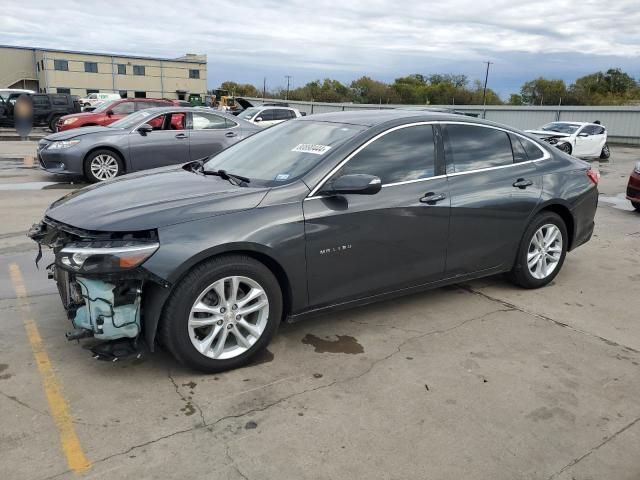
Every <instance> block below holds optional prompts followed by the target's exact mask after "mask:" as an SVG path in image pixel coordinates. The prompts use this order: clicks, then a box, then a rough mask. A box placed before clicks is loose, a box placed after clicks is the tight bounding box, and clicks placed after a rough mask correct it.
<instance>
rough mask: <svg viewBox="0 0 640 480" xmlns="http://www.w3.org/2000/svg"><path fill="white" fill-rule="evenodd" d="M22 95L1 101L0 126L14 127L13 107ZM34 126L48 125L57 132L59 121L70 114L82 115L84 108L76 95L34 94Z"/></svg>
mask: <svg viewBox="0 0 640 480" xmlns="http://www.w3.org/2000/svg"><path fill="white" fill-rule="evenodd" d="M20 95H23V94H21V93H12V94H11V95H10V96H9V97H8V98H7V99H6V100H3V99H0V124H1V125H3V126H10V127H13V125H14V123H13V121H14V118H13V107H14V105H15V104H16V100H18V97H19V96H20ZM30 96H31V98H32V99H33V124H34V125H47V126H48V127H49V128H50V129H51V130H53V131H55V128H56V123H57V122H58V119H59V118H60V117H62V116H64V115H68V114H70V113H80V112H81V111H82V107H81V106H80V102H79V101H78V97H77V96H75V95H69V94H67V93H34V94H31V95H30Z"/></svg>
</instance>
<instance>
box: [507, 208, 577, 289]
mask: <svg viewBox="0 0 640 480" xmlns="http://www.w3.org/2000/svg"><path fill="white" fill-rule="evenodd" d="M568 243H569V236H568V235H567V227H566V225H565V223H564V220H562V218H561V217H560V216H559V215H558V214H556V213H553V212H547V211H543V212H540V213H539V214H537V215H536V216H535V217H534V218H533V220H532V221H531V223H530V224H529V226H528V227H527V229H526V231H525V232H524V235H523V236H522V240H521V241H520V247H519V249H518V255H517V257H516V262H515V265H514V266H513V269H512V270H511V272H510V274H509V277H510V279H511V281H512V282H513V283H515V284H516V285H519V286H520V287H523V288H540V287H544V286H545V285H547V284H549V283H550V282H551V281H552V280H553V279H554V278H555V277H556V275H558V273H559V272H560V269H561V268H562V264H563V263H564V259H565V256H566V254H567V245H568Z"/></svg>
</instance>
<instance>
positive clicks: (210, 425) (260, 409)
mask: <svg viewBox="0 0 640 480" xmlns="http://www.w3.org/2000/svg"><path fill="white" fill-rule="evenodd" d="M514 310H518V309H516V308H503V309H498V310H493V311H491V312H487V313H484V314H482V315H480V316H477V317H472V318H468V319H467V320H464V321H462V322H459V323H457V324H455V325H453V326H451V327H448V328H442V329H437V330H430V331H428V332H421V333H420V334H419V335H413V336H411V337H409V338H406V339H405V340H403V341H402V342H400V343H399V344H398V346H397V347H396V349H395V350H394V351H393V352H391V353H390V354H388V355H385V356H384V357H381V358H379V359H377V360H374V361H373V362H371V364H370V365H369V367H368V368H366V369H365V370H364V371H362V372H361V373H359V374H357V375H353V376H351V377H347V378H343V379H338V380H334V381H332V382H329V383H326V384H324V385H319V386H317V387H313V388H308V389H304V390H302V391H300V392H295V393H291V394H289V395H286V396H284V397H282V398H279V399H278V400H275V401H273V402H270V403H267V404H265V405H262V406H260V407H255V408H251V409H249V410H247V411H245V412H242V413H238V414H233V415H225V416H222V417H220V418H218V419H217V420H215V421H214V422H212V423H208V424H206V425H204V424H199V425H194V426H192V427H190V428H186V429H183V430H178V431H175V432H173V433H170V434H167V435H163V436H161V437H158V438H155V439H152V440H148V441H146V442H143V443H140V444H137V445H132V446H131V447H129V448H127V449H126V450H124V451H121V452H116V453H113V454H111V455H108V456H106V457H103V458H100V459H98V460H95V461H94V462H93V465H94V466H95V465H97V464H99V463H104V462H106V461H108V460H111V459H112V458H115V457H119V456H122V455H127V454H129V453H131V452H132V451H134V450H137V449H139V448H143V447H146V446H149V445H152V444H154V443H157V442H160V441H162V440H166V439H168V438H171V437H174V436H177V435H182V434H183V433H188V432H193V431H196V430H200V429H203V428H207V429H208V430H209V431H211V432H213V428H214V427H215V426H216V425H218V424H219V423H221V422H224V421H226V420H231V419H238V418H242V417H246V416H248V415H251V414H253V413H258V412H264V411H266V410H268V409H270V408H272V407H275V406H277V405H279V404H281V403H284V402H286V401H288V400H290V399H292V398H294V397H298V396H301V395H305V394H307V393H312V392H316V391H319V390H324V389H327V388H331V387H333V386H335V385H339V384H343V383H348V382H352V381H354V380H358V379H359V378H362V377H364V376H365V375H367V374H368V373H370V372H371V371H372V370H373V369H374V368H375V367H376V366H377V365H379V364H381V363H382V362H385V361H386V360H388V359H390V358H391V357H393V356H394V355H397V354H398V353H400V352H401V351H402V348H403V347H404V346H405V345H406V344H408V343H409V342H411V341H413V340H418V339H420V338H424V337H428V336H431V335H438V334H446V333H449V332H452V331H453V330H456V329H458V328H460V327H463V326H465V325H467V324H468V323H471V322H474V321H477V320H483V319H484V318H486V317H488V316H490V315H494V314H496V313H500V312H512V311H514ZM169 378H170V379H171V382H172V383H173V385H174V386H176V388H177V384H176V382H175V381H174V380H173V378H172V377H171V376H169ZM177 393H178V395H180V397H181V398H183V397H182V395H181V394H180V393H179V392H177ZM69 472H70V470H66V471H64V472H61V473H58V474H56V475H53V476H50V477H46V478H44V479H42V480H53V479H55V478H57V477H60V476H61V475H65V474H67V473H69ZM238 473H239V474H240V475H243V474H242V473H241V472H238ZM244 478H247V477H244Z"/></svg>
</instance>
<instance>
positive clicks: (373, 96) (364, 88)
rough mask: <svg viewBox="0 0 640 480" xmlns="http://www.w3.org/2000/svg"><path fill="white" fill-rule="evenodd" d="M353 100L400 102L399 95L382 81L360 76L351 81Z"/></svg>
mask: <svg viewBox="0 0 640 480" xmlns="http://www.w3.org/2000/svg"><path fill="white" fill-rule="evenodd" d="M351 95H352V98H353V101H356V102H359V103H400V96H399V95H398V93H397V92H396V91H395V90H393V89H392V88H391V87H390V86H389V85H387V84H386V83H384V82H379V81H377V80H373V79H372V78H369V77H360V78H359V79H357V80H354V81H353V82H351Z"/></svg>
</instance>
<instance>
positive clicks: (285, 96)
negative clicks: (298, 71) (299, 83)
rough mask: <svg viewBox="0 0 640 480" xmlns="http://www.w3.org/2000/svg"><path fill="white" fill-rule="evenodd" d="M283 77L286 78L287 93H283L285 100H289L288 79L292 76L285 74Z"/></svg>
mask: <svg viewBox="0 0 640 480" xmlns="http://www.w3.org/2000/svg"><path fill="white" fill-rule="evenodd" d="M284 78H286V79H287V93H285V95H284V99H285V100H289V81H290V80H291V79H292V78H293V77H292V76H291V75H285V76H284Z"/></svg>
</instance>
